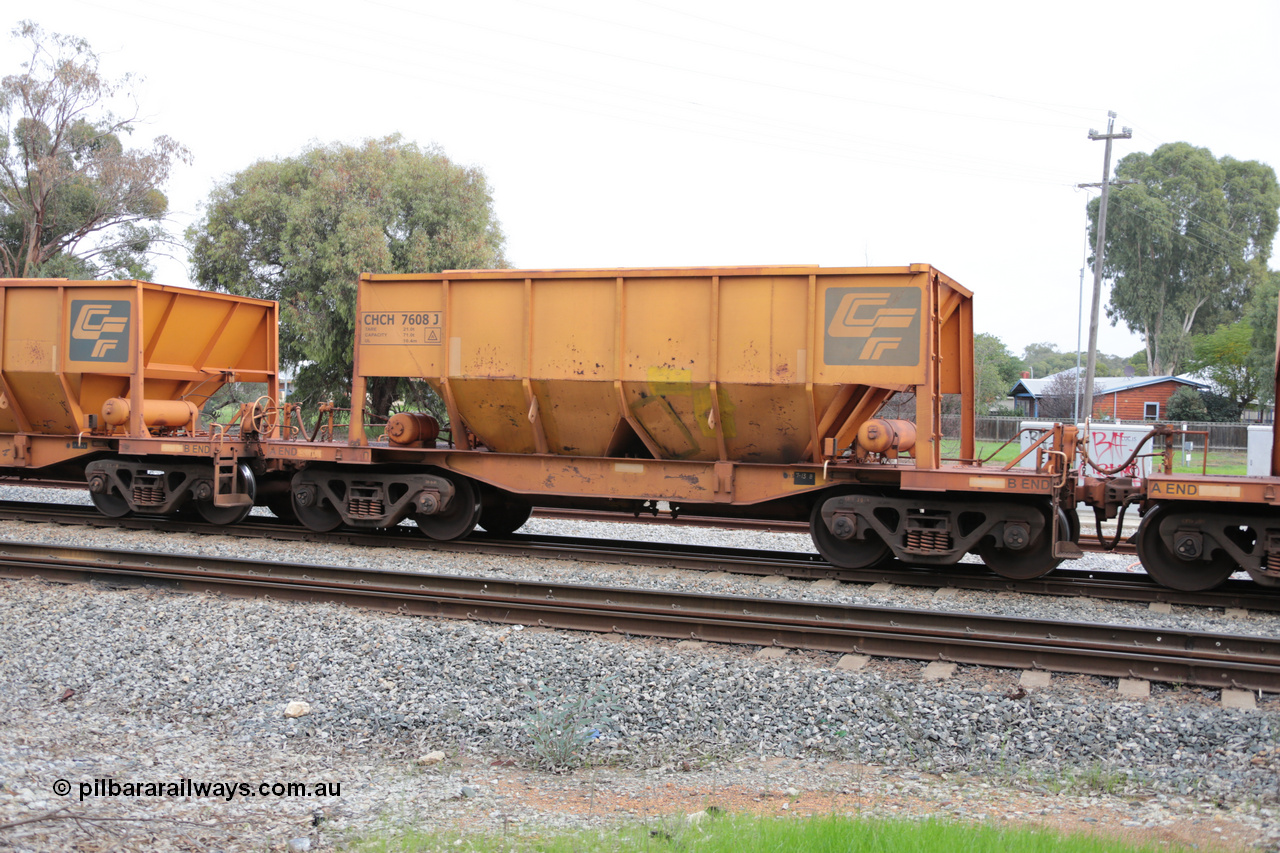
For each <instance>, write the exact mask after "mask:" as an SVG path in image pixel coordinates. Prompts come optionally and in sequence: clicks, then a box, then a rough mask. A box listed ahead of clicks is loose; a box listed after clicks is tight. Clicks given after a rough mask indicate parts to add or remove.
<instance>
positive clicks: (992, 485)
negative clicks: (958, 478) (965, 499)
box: [969, 477, 1005, 489]
mask: <svg viewBox="0 0 1280 853" xmlns="http://www.w3.org/2000/svg"><path fill="white" fill-rule="evenodd" d="M1004 487H1005V478H1004V477H970V478H969V488H971V489H1003V488H1004Z"/></svg>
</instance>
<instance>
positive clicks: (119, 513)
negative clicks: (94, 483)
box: [89, 492, 129, 518]
mask: <svg viewBox="0 0 1280 853" xmlns="http://www.w3.org/2000/svg"><path fill="white" fill-rule="evenodd" d="M89 499H90V500H92V501H93V505H94V506H95V507H97V508H98V512H100V513H102V514H103V515H105V516H106V517H107V518H124V517H125V516H126V515H128V514H129V502H128V501H127V500H125V499H124V498H122V497H121V496H120V495H116V494H109V495H108V494H101V495H100V494H98V493H96V492H90V493H89Z"/></svg>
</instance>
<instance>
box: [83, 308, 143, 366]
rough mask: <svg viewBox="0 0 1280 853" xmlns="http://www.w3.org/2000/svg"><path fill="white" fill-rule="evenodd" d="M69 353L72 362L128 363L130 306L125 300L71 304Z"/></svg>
mask: <svg viewBox="0 0 1280 853" xmlns="http://www.w3.org/2000/svg"><path fill="white" fill-rule="evenodd" d="M71 312H72V317H73V318H74V319H73V320H72V322H71V353H70V356H71V358H72V359H73V360H75V361H128V359H129V352H128V343H129V303H128V301H126V300H107V301H102V302H90V301H88V300H82V299H77V300H73V301H72V303H71Z"/></svg>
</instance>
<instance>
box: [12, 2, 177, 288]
mask: <svg viewBox="0 0 1280 853" xmlns="http://www.w3.org/2000/svg"><path fill="white" fill-rule="evenodd" d="M12 35H13V39H14V40H15V41H17V42H19V44H20V45H21V55H22V57H23V58H22V61H21V63H20V68H21V69H22V70H21V71H20V72H19V73H16V74H9V75H8V76H6V77H4V78H3V79H2V80H0V122H3V128H2V129H0V130H2V136H0V274H3V275H5V276H22V277H33V278H35V277H61V276H65V277H68V278H95V277H117V278H148V277H150V275H151V270H150V267H149V265H148V254H149V253H151V252H152V251H153V250H154V248H155V247H156V246H157V244H163V243H166V242H168V241H169V238H168V235H167V234H166V233H165V231H164V229H163V227H162V226H161V222H162V220H163V219H164V217H165V214H166V212H167V211H168V207H169V202H168V199H167V198H165V195H164V193H163V192H161V187H163V186H164V184H165V182H166V181H167V180H168V178H169V170H170V167H171V166H172V164H173V161H174V160H181V161H183V162H189V160H190V154H189V152H188V151H187V149H185V148H184V147H182V146H181V145H179V144H178V143H177V142H175V141H174V140H172V139H170V138H169V137H167V136H159V137H156V139H155V141H154V142H152V144H151V148H150V149H148V150H143V149H135V148H126V147H125V145H124V142H123V141H122V137H124V136H125V135H127V134H129V133H131V132H132V131H133V130H134V129H135V126H136V125H137V123H138V120H137V113H136V110H135V111H134V112H133V113H132V114H131V115H130V116H129V117H121V116H117V115H115V114H114V113H112V112H111V110H110V108H109V105H110V104H111V103H113V102H115V101H118V100H121V99H122V98H123V97H124V96H125V95H126V94H127V92H128V90H129V87H130V85H131V84H132V82H133V79H132V78H131V77H130V76H129V75H125V76H124V77H122V78H120V79H119V80H111V79H108V78H106V77H104V76H103V75H102V74H101V73H100V72H99V69H98V55H97V54H95V53H94V52H93V50H92V49H91V48H90V46H89V43H88V42H87V41H85V40H84V39H82V38H76V37H74V36H68V35H58V34H46V33H45V32H44V31H43V30H41V28H40V27H38V26H37V25H35V24H33V23H31V22H29V21H24V22H23V23H21V24H19V25H18V27H17V28H16V29H14V30H13V33H12Z"/></svg>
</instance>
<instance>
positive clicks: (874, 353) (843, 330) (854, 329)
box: [827, 293, 916, 361]
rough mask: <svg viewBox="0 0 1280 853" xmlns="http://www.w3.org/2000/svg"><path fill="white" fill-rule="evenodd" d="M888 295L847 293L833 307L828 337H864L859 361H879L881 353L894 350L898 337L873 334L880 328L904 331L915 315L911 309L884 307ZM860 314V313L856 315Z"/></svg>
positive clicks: (899, 340) (899, 339)
mask: <svg viewBox="0 0 1280 853" xmlns="http://www.w3.org/2000/svg"><path fill="white" fill-rule="evenodd" d="M888 304H889V294H887V293H869V294H866V295H863V296H859V295H855V294H852V293H846V294H845V296H844V298H843V299H841V300H840V305H839V306H838V307H837V308H836V311H835V316H833V317H832V318H831V325H830V326H828V327H827V334H828V335H830V336H831V337H833V338H867V342H866V343H865V344H864V345H863V347H862V351H861V352H860V353H859V354H858V359H859V360H862V361H879V359H880V357H881V356H882V355H884V353H885V352H886V351H888V350H891V349H897V348H898V345H899V344H901V343H902V337H901V335H899V336H897V337H891V336H889V335H875V336H874V337H873V335H874V334H875V332H877V331H878V330H880V329H905V328H907V327H908V326H910V325H911V320H912V319H913V318H914V317H915V316H916V310H915V309H914V308H886V307H884V306H886V305H888ZM859 312H861V313H859Z"/></svg>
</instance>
